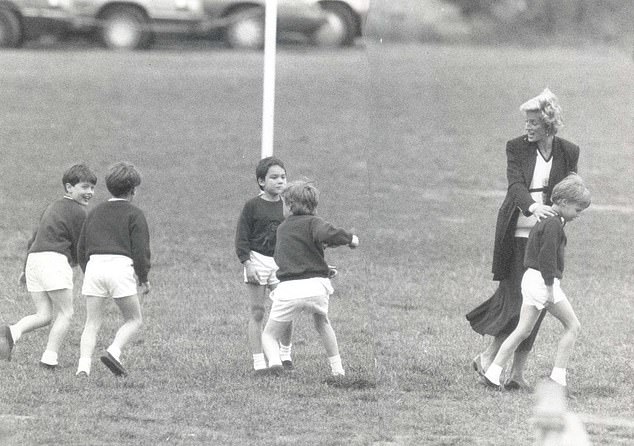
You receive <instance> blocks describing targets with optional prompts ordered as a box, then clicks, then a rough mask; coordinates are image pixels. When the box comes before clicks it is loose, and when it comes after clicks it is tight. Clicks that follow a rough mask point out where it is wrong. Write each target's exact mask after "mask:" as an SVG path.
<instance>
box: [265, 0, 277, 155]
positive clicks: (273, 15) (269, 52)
mask: <svg viewBox="0 0 634 446" xmlns="http://www.w3.org/2000/svg"><path fill="white" fill-rule="evenodd" d="M276 45H277V0H266V13H265V15H264V93H263V95H262V158H266V157H267V156H272V155H273V128H274V115H275V53H276Z"/></svg>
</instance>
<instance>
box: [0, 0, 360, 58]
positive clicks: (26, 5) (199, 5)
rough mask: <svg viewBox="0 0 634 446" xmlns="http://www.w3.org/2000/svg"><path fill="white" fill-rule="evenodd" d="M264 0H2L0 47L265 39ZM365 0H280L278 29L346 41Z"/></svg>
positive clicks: (356, 29) (256, 42)
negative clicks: (61, 37)
mask: <svg viewBox="0 0 634 446" xmlns="http://www.w3.org/2000/svg"><path fill="white" fill-rule="evenodd" d="M265 4H266V0H0V47H17V46H19V45H20V44H22V42H24V41H25V40H27V39H29V38H33V37H36V36H38V35H42V34H47V33H51V30H56V31H59V32H63V31H70V32H90V33H94V34H96V35H97V36H98V37H99V38H100V40H101V41H102V42H103V44H104V45H105V46H106V47H108V48H112V49H138V48H147V47H149V46H150V45H151V44H152V42H153V40H154V37H155V36H156V35H157V34H161V33H170V34H175V33H180V34H186V35H190V36H199V37H209V38H211V37H212V36H220V37H221V38H222V39H223V40H224V41H225V42H226V43H227V44H228V45H229V46H231V47H233V48H261V47H262V46H263V44H264V15H265ZM368 7H369V0H279V3H278V34H280V35H288V34H296V35H302V36H303V37H305V38H306V39H308V40H309V41H310V42H312V43H314V44H316V45H320V46H345V45H351V44H353V43H354V40H355V38H356V37H358V36H360V35H361V33H362V27H363V22H364V21H365V18H366V16H367V12H368Z"/></svg>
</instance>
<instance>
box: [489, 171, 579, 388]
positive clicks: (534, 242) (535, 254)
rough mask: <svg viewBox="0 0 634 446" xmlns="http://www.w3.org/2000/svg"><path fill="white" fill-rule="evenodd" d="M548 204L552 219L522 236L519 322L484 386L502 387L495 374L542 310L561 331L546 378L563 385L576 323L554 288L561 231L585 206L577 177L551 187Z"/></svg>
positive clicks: (561, 255) (559, 262) (562, 238)
mask: <svg viewBox="0 0 634 446" xmlns="http://www.w3.org/2000/svg"><path fill="white" fill-rule="evenodd" d="M551 200H552V202H553V205H552V209H553V211H555V212H556V215H554V216H551V217H548V218H545V219H543V220H541V221H539V222H538V223H537V224H536V225H535V226H534V227H533V229H532V230H531V232H530V235H529V237H528V242H527V245H526V254H525V256H524V265H525V266H526V267H527V268H528V269H527V271H526V272H525V273H524V277H523V278H522V298H523V302H522V308H521V311H520V319H519V322H518V324H517V327H516V328H515V330H514V331H513V332H512V333H511V334H510V335H509V337H508V338H507V339H506V341H504V343H503V344H502V346H501V347H500V350H499V351H498V353H497V356H496V357H495V359H494V360H493V363H492V364H491V366H490V367H489V368H488V369H487V371H486V374H485V376H484V382H485V384H486V385H487V386H489V387H494V388H496V389H501V388H502V385H501V384H500V375H501V373H502V369H503V367H504V365H505V364H506V362H507V361H508V360H509V358H510V357H511V355H512V354H513V352H514V351H515V349H516V348H517V346H518V345H519V344H520V343H521V342H522V341H523V340H524V339H526V338H527V337H528V336H529V335H530V333H531V331H532V329H533V326H534V325H535V322H536V321H537V319H538V318H539V315H540V313H541V311H542V310H543V309H546V310H547V311H548V312H549V313H551V314H552V315H553V316H555V317H556V318H557V319H559V321H560V322H561V323H562V325H563V327H564V334H563V335H562V337H561V339H560V341H559V345H558V347H557V355H556V357H555V366H554V367H553V370H552V373H551V375H550V378H551V379H552V380H553V381H554V382H556V383H557V384H559V385H561V386H566V384H567V383H566V367H567V366H568V360H569V358H570V355H571V353H572V349H573V347H574V344H575V342H576V340H577V337H578V335H579V329H580V324H579V320H578V319H577V316H576V315H575V312H574V310H573V309H572V306H571V305H570V302H569V301H568V299H567V298H566V295H565V294H564V292H563V290H562V289H561V286H560V283H559V281H560V279H561V278H562V275H563V271H564V248H565V246H566V240H567V239H566V234H565V233H564V226H565V225H566V223H567V222H569V221H572V220H574V219H575V218H577V217H578V216H579V214H580V213H581V211H583V210H584V209H586V208H587V207H588V206H590V192H588V189H586V187H585V185H584V184H583V181H582V180H581V178H580V177H579V176H578V175H576V174H572V175H569V176H567V177H566V178H564V179H563V180H562V181H561V182H559V183H558V184H557V185H556V186H555V187H554V189H553V192H552V196H551Z"/></svg>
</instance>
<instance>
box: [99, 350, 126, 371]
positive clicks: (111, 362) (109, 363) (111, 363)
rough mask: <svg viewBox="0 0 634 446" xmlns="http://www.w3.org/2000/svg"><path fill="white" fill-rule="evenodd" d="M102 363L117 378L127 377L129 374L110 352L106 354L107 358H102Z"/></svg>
mask: <svg viewBox="0 0 634 446" xmlns="http://www.w3.org/2000/svg"><path fill="white" fill-rule="evenodd" d="M101 362H103V363H104V365H105V366H106V367H108V369H110V371H111V372H112V373H113V374H115V375H116V376H125V375H127V374H128V373H127V372H126V371H125V369H124V368H123V366H122V365H121V363H120V362H119V361H117V360H116V359H115V358H114V356H112V355H111V354H110V353H108V352H106V354H105V356H102V357H101Z"/></svg>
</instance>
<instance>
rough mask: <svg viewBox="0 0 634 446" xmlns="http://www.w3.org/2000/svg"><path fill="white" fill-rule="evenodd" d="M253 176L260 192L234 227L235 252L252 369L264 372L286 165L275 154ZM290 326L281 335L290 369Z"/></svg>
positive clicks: (286, 362) (277, 281)
mask: <svg viewBox="0 0 634 446" xmlns="http://www.w3.org/2000/svg"><path fill="white" fill-rule="evenodd" d="M255 178H256V180H257V182H258V186H259V187H260V191H261V192H260V194H259V195H258V196H257V197H255V198H252V199H250V200H249V201H247V202H246V204H245V205H244V207H243V209H242V212H241V214H240V219H239V220H238V227H237V229H236V238H235V246H236V254H237V255H238V259H239V260H240V263H242V265H243V266H244V282H245V283H246V284H247V289H248V295H249V309H250V317H249V322H248V326H247V337H248V342H249V349H250V350H251V354H252V356H253V369H254V370H255V372H256V373H263V372H264V371H265V370H266V368H267V365H266V360H265V358H264V353H262V341H261V336H262V326H263V320H264V313H265V303H266V301H267V297H268V293H267V291H270V290H272V289H274V288H275V287H276V286H277V284H278V283H279V280H277V277H276V275H275V272H276V271H277V265H276V264H275V260H274V259H273V254H274V252H275V237H276V235H275V234H276V231H277V227H278V225H279V224H280V223H281V222H282V221H284V205H283V203H282V200H281V198H280V194H281V193H282V191H283V190H284V188H285V187H286V168H285V167H284V163H283V162H282V161H281V160H280V159H278V158H275V157H267V158H263V159H261V160H260V162H259V163H258V165H257V166H256V168H255ZM292 330H293V327H292V326H290V325H289V327H288V329H287V332H286V333H285V334H284V336H283V337H282V345H281V351H282V353H281V354H282V359H283V361H284V362H283V364H284V367H285V368H287V369H292V368H293V362H292V359H291V335H292Z"/></svg>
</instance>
